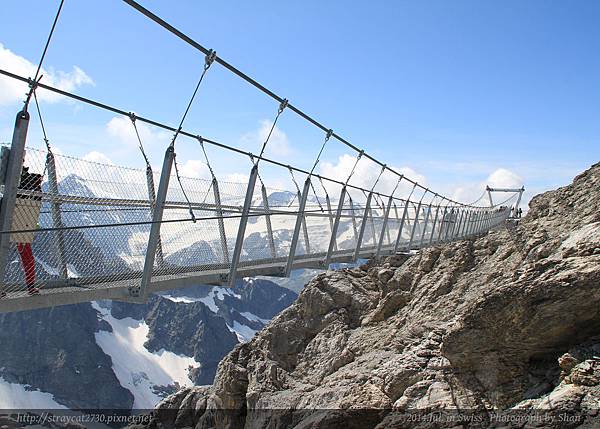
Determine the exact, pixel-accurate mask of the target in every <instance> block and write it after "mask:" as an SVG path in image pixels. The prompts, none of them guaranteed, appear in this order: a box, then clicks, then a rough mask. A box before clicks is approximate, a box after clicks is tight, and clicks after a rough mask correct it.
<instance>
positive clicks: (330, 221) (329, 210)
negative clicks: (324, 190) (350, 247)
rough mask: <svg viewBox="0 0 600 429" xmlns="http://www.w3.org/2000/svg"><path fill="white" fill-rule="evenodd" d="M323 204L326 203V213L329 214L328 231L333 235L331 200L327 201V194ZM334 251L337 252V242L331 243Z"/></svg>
mask: <svg viewBox="0 0 600 429" xmlns="http://www.w3.org/2000/svg"><path fill="white" fill-rule="evenodd" d="M325 202H326V203H327V213H329V229H330V230H331V233H332V234H333V212H332V211H331V200H330V199H329V194H325ZM333 246H334V247H333V248H334V250H337V241H336V242H334V243H333Z"/></svg>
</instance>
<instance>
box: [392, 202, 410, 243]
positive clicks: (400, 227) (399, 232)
mask: <svg viewBox="0 0 600 429" xmlns="http://www.w3.org/2000/svg"><path fill="white" fill-rule="evenodd" d="M408 204H409V201H408V199H407V200H406V203H405V204H404V210H403V211H402V220H401V221H400V226H399V227H398V237H396V244H395V245H394V253H396V252H398V248H399V247H400V240H402V230H403V229H404V224H405V223H406V216H407V214H408Z"/></svg>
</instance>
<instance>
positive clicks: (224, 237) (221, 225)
mask: <svg viewBox="0 0 600 429" xmlns="http://www.w3.org/2000/svg"><path fill="white" fill-rule="evenodd" d="M212 188H213V195H214V197H215V206H216V208H215V216H217V217H218V218H219V219H218V222H219V236H220V237H221V250H222V252H223V262H225V263H226V264H227V263H229V248H228V247H227V235H226V234H225V220H224V219H223V208H222V206H221V192H220V191H219V182H218V180H217V178H216V177H213V179H212ZM267 225H268V224H267Z"/></svg>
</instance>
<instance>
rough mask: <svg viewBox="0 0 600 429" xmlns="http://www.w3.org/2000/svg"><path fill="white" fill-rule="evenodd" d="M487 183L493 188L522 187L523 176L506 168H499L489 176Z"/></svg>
mask: <svg viewBox="0 0 600 429" xmlns="http://www.w3.org/2000/svg"><path fill="white" fill-rule="evenodd" d="M486 181H487V184H488V185H489V186H490V187H492V188H520V187H521V186H523V178H522V177H520V176H519V175H518V174H517V173H514V172H512V171H510V170H507V169H506V168H498V169H497V170H496V171H494V172H493V173H492V174H490V175H489V176H488V178H487V180H486Z"/></svg>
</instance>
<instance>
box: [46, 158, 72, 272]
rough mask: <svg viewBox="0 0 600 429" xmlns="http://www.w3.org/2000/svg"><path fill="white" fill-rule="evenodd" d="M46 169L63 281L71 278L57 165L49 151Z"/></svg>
mask: <svg viewBox="0 0 600 429" xmlns="http://www.w3.org/2000/svg"><path fill="white" fill-rule="evenodd" d="M46 169H47V171H48V193H49V194H50V195H52V197H53V200H52V202H51V203H50V210H51V214H52V227H53V228H56V229H55V231H54V234H55V237H56V253H57V254H58V265H59V273H60V276H61V277H62V278H63V279H66V278H67V277H69V271H68V270H67V258H66V255H65V237H64V231H63V230H62V227H63V223H62V218H61V216H60V203H59V202H58V201H57V200H56V198H57V197H58V178H57V176H56V163H55V162H54V154H53V153H52V152H51V151H50V150H48V154H47V155H46Z"/></svg>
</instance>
